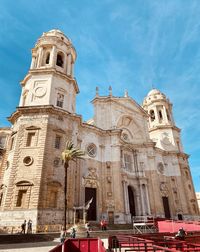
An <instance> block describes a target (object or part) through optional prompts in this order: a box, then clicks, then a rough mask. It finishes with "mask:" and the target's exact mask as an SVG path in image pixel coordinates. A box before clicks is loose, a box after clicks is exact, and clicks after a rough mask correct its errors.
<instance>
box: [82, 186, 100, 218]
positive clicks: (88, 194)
mask: <svg viewBox="0 0 200 252" xmlns="http://www.w3.org/2000/svg"><path fill="white" fill-rule="evenodd" d="M96 195H97V189H96V188H90V187H85V203H86V204H87V203H89V202H90V200H91V199H92V202H91V203H89V204H90V205H89V208H88V210H87V217H86V219H87V220H88V221H95V220H96V219H97V209H96Z"/></svg>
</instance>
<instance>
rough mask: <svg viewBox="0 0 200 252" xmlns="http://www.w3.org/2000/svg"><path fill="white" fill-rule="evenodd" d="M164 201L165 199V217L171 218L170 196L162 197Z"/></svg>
mask: <svg viewBox="0 0 200 252" xmlns="http://www.w3.org/2000/svg"><path fill="white" fill-rule="evenodd" d="M162 201H163V208H164V213H165V218H167V219H170V218H171V214H170V208H169V200H168V197H162Z"/></svg>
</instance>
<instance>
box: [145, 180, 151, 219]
mask: <svg viewBox="0 0 200 252" xmlns="http://www.w3.org/2000/svg"><path fill="white" fill-rule="evenodd" d="M145 193H146V202H147V211H148V214H149V215H150V214H151V209H150V203H149V194H148V190H147V185H145Z"/></svg>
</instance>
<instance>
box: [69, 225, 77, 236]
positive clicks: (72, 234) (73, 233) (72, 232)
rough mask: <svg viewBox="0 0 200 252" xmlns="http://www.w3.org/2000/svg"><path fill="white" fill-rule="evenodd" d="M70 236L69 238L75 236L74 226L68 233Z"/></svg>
mask: <svg viewBox="0 0 200 252" xmlns="http://www.w3.org/2000/svg"><path fill="white" fill-rule="evenodd" d="M70 237H71V238H76V229H75V228H74V227H73V228H72V231H71V233H70Z"/></svg>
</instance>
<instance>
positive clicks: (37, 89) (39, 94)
mask: <svg viewBox="0 0 200 252" xmlns="http://www.w3.org/2000/svg"><path fill="white" fill-rule="evenodd" d="M33 92H34V95H35V96H37V97H42V96H44V95H45V94H46V92H47V89H46V87H43V86H37V87H35V88H34V90H33Z"/></svg>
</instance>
